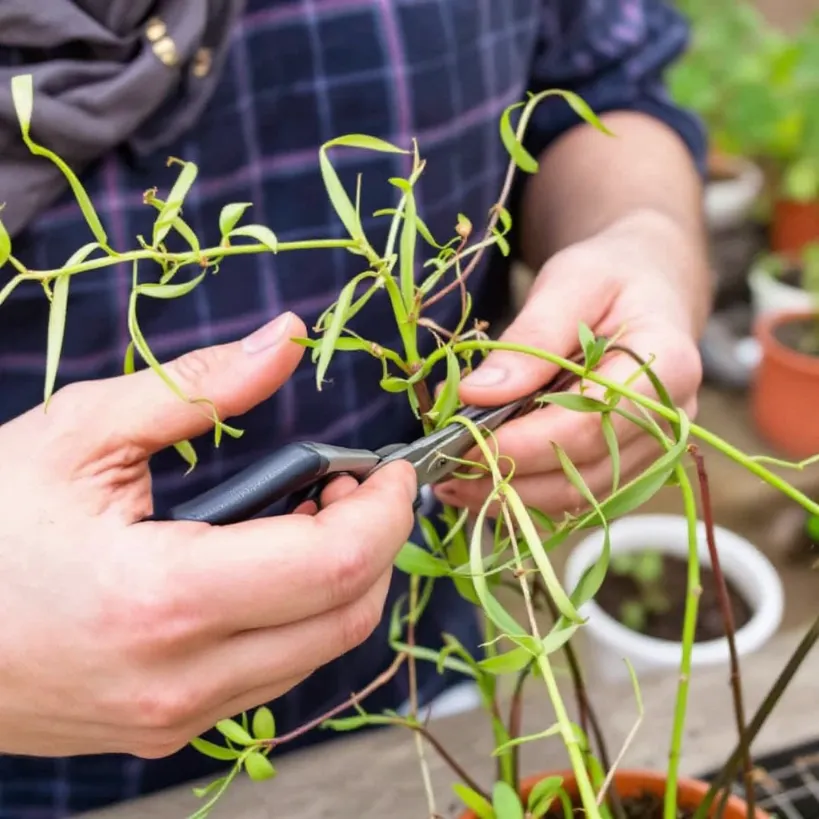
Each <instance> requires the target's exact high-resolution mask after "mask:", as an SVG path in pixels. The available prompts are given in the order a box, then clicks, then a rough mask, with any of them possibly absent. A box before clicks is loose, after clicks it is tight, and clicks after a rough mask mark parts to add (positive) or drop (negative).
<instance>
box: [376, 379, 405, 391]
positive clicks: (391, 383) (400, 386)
mask: <svg viewBox="0 0 819 819" xmlns="http://www.w3.org/2000/svg"><path fill="white" fill-rule="evenodd" d="M378 386H379V387H381V389H382V390H384V392H392V393H402V392H406V391H407V389H408V388H409V386H410V382H409V381H407V379H406V378H398V377H396V376H393V375H389V376H387V377H386V378H382V379H381V381H379V382H378Z"/></svg>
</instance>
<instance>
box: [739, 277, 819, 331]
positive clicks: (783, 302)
mask: <svg viewBox="0 0 819 819" xmlns="http://www.w3.org/2000/svg"><path fill="white" fill-rule="evenodd" d="M748 287H749V288H750V290H751V309H752V310H753V317H754V321H755V322H756V320H757V319H759V318H761V317H762V316H767V315H771V314H775V313H790V312H802V311H805V310H811V309H812V308H813V298H811V295H810V294H809V293H808V292H807V291H805V290H803V289H802V288H801V287H794V286H793V285H791V284H785V282H783V281H781V280H780V279H778V278H776V276H772V275H771V274H770V273H769V272H768V271H767V270H766V269H765V267H764V265H762V264H759V263H758V264H756V265H754V266H753V267H752V268H751V271H750V273H749V274H748Z"/></svg>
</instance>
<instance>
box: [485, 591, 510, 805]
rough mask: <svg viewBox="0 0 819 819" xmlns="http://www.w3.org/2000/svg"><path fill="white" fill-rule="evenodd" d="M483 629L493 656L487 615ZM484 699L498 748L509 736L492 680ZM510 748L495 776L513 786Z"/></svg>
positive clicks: (494, 645) (489, 654)
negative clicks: (489, 692) (489, 693)
mask: <svg viewBox="0 0 819 819" xmlns="http://www.w3.org/2000/svg"><path fill="white" fill-rule="evenodd" d="M516 588H517V587H516ZM484 630H485V634H486V656H487V657H493V656H495V655H497V653H498V649H497V645H498V644H497V641H496V637H497V633H496V630H495V624H494V623H493V622H492V620H490V619H489V618H488V617H485V618H484ZM486 700H487V706H488V708H489V710H490V714H491V718H492V736H493V739H494V740H495V747H496V748H500V747H501V746H503V745H505V744H506V743H507V742H508V741H509V740H510V739H511V737H510V735H509V732H508V731H507V729H506V726H505V725H504V723H503V717H501V712H500V706H499V705H498V686H497V684H496V683H495V682H494V681H493V682H492V691H491V697H489V696H487V697H486ZM511 750H512V749H510V752H503V753H500V754H498V763H497V772H496V776H497V778H498V779H499V780H500V781H502V782H506V784H507V785H509V786H510V787H515V766H514V764H513V759H512V755H511ZM490 801H491V800H490Z"/></svg>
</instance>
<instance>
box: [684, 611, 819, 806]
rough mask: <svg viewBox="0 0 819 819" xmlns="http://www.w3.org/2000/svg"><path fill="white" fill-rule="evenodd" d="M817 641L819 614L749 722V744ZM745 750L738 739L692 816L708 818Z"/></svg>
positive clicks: (747, 734) (747, 735) (747, 736)
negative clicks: (715, 800)
mask: <svg viewBox="0 0 819 819" xmlns="http://www.w3.org/2000/svg"><path fill="white" fill-rule="evenodd" d="M817 641H819V615H817V617H816V619H815V620H814V621H813V623H812V624H811V627H810V628H809V629H808V631H807V633H806V634H805V636H804V637H803V638H802V640H801V641H800V643H799V645H798V646H797V647H796V649H795V651H794V652H793V654H791V656H790V658H789V659H788V662H787V663H785V667H784V668H783V669H782V671H780V672H779V676H778V677H777V678H776V680H775V681H774V684H773V685H772V686H771V689H770V691H769V692H768V693H767V695H766V696H765V699H764V700H763V701H762V704H761V705H760V706H759V708H758V709H757V712H756V713H755V714H754V716H753V717H752V719H751V721H750V722H749V723H748V730H747V732H746V739H747V744H748V745H750V744H751V743H753V741H754V740H755V739H756V736H757V734H758V733H759V732H760V730H761V729H762V726H763V725H764V724H765V722H766V720H767V719H768V717H769V716H770V715H771V712H772V711H773V709H774V708H776V705H777V703H778V702H779V700H780V699H781V697H782V695H783V694H784V693H785V690H786V689H787V687H788V685H790V682H791V680H792V679H793V678H794V676H795V675H796V672H797V671H798V670H799V667H800V666H801V665H802V663H803V662H804V660H805V657H807V656H808V654H809V653H810V650H811V649H812V648H813V647H814V645H816V642H817ZM742 753H743V750H742V744H741V743H739V744H738V745H737V747H736V748H735V749H734V752H733V753H732V754H731V756H730V758H729V759H728V761H727V762H726V763H725V766H724V767H723V769H722V770H721V771H720V772H719V774H718V775H717V776H716V777H715V778H714V781H713V782H712V783H711V787H710V788H709V789H708V793H706V795H705V797H704V798H703V800H702V802H701V803H700V805H699V807H698V808H697V810H696V812H695V814H694V816H693V819H705V817H706V816H707V815H708V814H709V811H710V809H711V805H712V804H713V802H714V799H715V797H716V795H717V793H719V791H721V790H722V789H723V788H727V786H728V784H729V782H730V781H731V780H732V779H733V778H734V776H736V771H737V768H738V767H739V765H740V762H741V760H742ZM728 791H730V788H728Z"/></svg>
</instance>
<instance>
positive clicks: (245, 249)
mask: <svg viewBox="0 0 819 819" xmlns="http://www.w3.org/2000/svg"><path fill="white" fill-rule="evenodd" d="M357 246H358V243H357V242H356V241H355V240H354V239H305V240H304V241H300V242H280V243H279V244H278V245H277V246H276V253H282V252H284V251H288V250H322V249H325V250H326V249H332V248H347V249H349V248H353V247H357ZM271 252H272V251H271V250H270V248H269V247H268V246H267V245H263V244H260V243H258V242H257V243H254V244H247V245H229V246H228V247H221V246H219V247H210V248H206V249H205V250H200V251H199V252H198V253H194V252H193V251H192V250H188V251H185V252H184V253H162V252H161V251H158V250H150V249H146V250H131V251H128V252H127V253H117V254H115V255H113V256H106V257H105V258H102V259H92V260H91V261H90V262H81V263H80V264H75V265H71V266H70V267H62V268H60V269H59V270H27V271H26V272H25V273H21V274H20V276H19V278H20V279H32V280H34V281H49V280H51V279H56V278H57V276H64V275H66V274H67V275H69V276H73V275H74V274H75V273H87V272H88V271H90V270H99V269H100V268H102V267H109V266H110V265H115V264H125V263H129V262H131V263H132V262H136V261H143V260H150V261H155V262H157V263H159V262H164V263H166V264H167V263H169V262H170V263H175V264H177V265H178V266H180V267H181V266H183V265H187V264H200V263H201V262H202V260H210V259H212V258H215V257H219V258H221V257H223V256H243V255H247V254H253V253H271Z"/></svg>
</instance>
